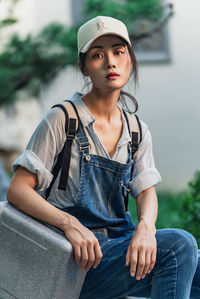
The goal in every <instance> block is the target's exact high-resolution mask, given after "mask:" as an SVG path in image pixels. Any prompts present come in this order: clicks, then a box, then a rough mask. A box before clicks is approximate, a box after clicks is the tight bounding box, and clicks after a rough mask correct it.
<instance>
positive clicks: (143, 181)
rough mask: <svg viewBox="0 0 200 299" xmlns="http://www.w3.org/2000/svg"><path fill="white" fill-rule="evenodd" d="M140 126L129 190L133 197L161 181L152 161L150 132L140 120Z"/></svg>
mask: <svg viewBox="0 0 200 299" xmlns="http://www.w3.org/2000/svg"><path fill="white" fill-rule="evenodd" d="M141 127H142V141H141V143H140V145H139V148H138V151H137V152H136V154H135V160H134V171H133V177H132V181H131V182H130V190H131V191H130V192H131V195H132V196H134V197H136V196H137V195H139V194H140V193H141V192H143V191H144V190H146V189H148V188H150V187H152V186H154V185H156V184H157V183H158V182H160V181H161V176H160V174H159V172H158V170H157V169H156V167H155V163H154V158H153V149H152V139H151V134H150V132H149V129H148V127H147V125H146V124H145V123H144V122H141Z"/></svg>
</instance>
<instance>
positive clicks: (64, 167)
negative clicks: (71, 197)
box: [46, 101, 79, 199]
mask: <svg viewBox="0 0 200 299" xmlns="http://www.w3.org/2000/svg"><path fill="white" fill-rule="evenodd" d="M54 107H59V108H61V109H62V111H63V112H64V114H65V134H66V141H65V144H64V146H63V148H62V150H61V152H60V153H59V155H58V158H57V161H56V164H55V165H54V168H53V171H52V174H53V179H52V181H51V184H50V186H49V187H48V188H47V190H46V199H47V198H48V196H49V194H50V191H51V189H52V186H53V184H54V182H55V180H56V177H57V175H58V173H59V171H60V169H61V174H60V181H59V185H58V189H60V190H66V187H67V181H68V175H69V166H70V159H71V147H72V142H73V139H74V138H75V134H76V131H77V130H78V128H79V116H78V112H77V110H76V107H75V106H74V104H73V103H72V102H70V101H65V102H63V104H57V105H54V106H53V107H52V108H54Z"/></svg>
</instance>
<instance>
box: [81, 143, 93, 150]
mask: <svg viewBox="0 0 200 299" xmlns="http://www.w3.org/2000/svg"><path fill="white" fill-rule="evenodd" d="M86 148H88V149H90V148H91V145H90V144H87V145H81V144H80V150H81V151H83V150H84V149H86Z"/></svg>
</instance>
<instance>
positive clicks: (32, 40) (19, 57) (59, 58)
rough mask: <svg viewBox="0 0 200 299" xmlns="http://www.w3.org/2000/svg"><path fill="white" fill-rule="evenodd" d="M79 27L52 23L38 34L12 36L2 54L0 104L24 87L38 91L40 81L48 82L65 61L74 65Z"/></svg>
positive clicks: (10, 98) (0, 59)
mask: <svg viewBox="0 0 200 299" xmlns="http://www.w3.org/2000/svg"><path fill="white" fill-rule="evenodd" d="M76 30H77V28H75V27H73V28H67V27H65V26H63V25H61V24H51V25H49V26H47V27H46V28H44V29H43V30H42V32H41V33H40V34H39V35H38V36H36V37H33V36H32V35H28V36H27V37H26V38H24V39H23V38H20V37H19V36H18V35H14V36H12V38H11V39H10V41H9V43H8V44H7V47H6V51H4V52H3V53H1V55H0V91H1V92H0V106H2V105H4V104H6V103H11V102H13V101H15V100H16V92H17V91H18V90H21V89H26V90H28V91H30V93H31V94H33V95H38V93H39V92H40V88H41V85H43V84H47V83H49V82H50V81H51V79H53V78H54V77H55V76H56V74H57V73H58V72H59V71H60V70H61V69H63V68H64V67H65V66H66V65H69V64H72V65H74V64H75V63H76V59H77V55H76V53H77V48H76V34H75V31H76ZM74 54H75V55H74Z"/></svg>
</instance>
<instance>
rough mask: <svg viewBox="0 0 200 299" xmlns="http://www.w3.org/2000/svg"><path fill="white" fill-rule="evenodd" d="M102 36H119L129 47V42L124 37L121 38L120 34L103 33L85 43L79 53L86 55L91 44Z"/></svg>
mask: <svg viewBox="0 0 200 299" xmlns="http://www.w3.org/2000/svg"><path fill="white" fill-rule="evenodd" d="M103 35H116V36H119V37H121V38H122V39H124V40H125V41H126V42H127V43H128V44H129V45H130V46H131V43H130V40H129V39H128V40H127V39H125V38H124V36H121V35H120V34H116V32H105V33H104V34H100V35H98V36H95V37H94V38H92V39H91V40H89V42H87V44H85V46H84V47H83V48H82V49H81V50H80V52H81V53H86V52H87V51H88V50H89V48H90V46H91V45H92V43H93V42H94V41H95V40H96V39H97V38H99V37H100V36H103Z"/></svg>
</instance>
